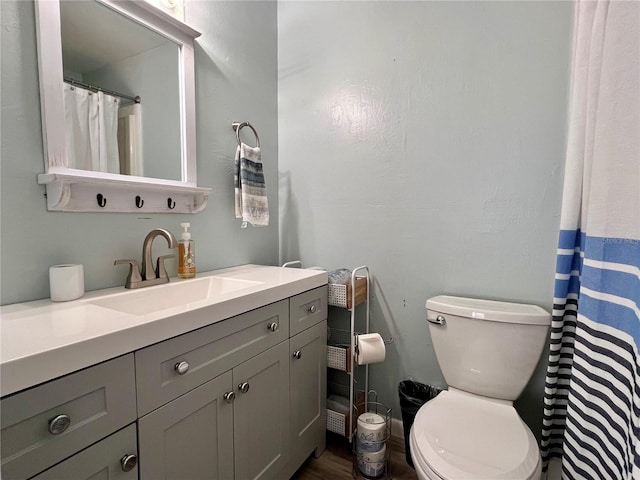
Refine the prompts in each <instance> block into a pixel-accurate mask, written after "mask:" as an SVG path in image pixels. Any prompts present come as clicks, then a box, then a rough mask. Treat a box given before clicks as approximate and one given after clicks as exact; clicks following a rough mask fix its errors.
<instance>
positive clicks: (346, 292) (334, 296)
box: [329, 277, 367, 309]
mask: <svg viewBox="0 0 640 480" xmlns="http://www.w3.org/2000/svg"><path fill="white" fill-rule="evenodd" d="M366 300H367V279H366V277H358V278H356V306H357V305H360V304H361V303H363V302H365V301H366ZM329 305H332V306H334V307H342V308H348V309H351V308H352V305H351V285H342V284H339V283H330V284H329Z"/></svg>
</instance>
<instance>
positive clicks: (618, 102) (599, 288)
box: [541, 0, 640, 480]
mask: <svg viewBox="0 0 640 480" xmlns="http://www.w3.org/2000/svg"><path fill="white" fill-rule="evenodd" d="M639 345H640V2H638V1H606V0H601V1H597V2H595V1H579V2H577V4H576V15H575V42H574V61H573V72H572V91H571V112H570V126H569V140H568V148H567V159H566V171H565V180H564V194H563V205H562V215H561V220H560V236H559V242H558V256H557V266H556V283H555V293H554V309H553V322H552V328H551V337H550V357H549V367H548V371H547V378H546V385H545V399H544V426H543V431H542V444H541V446H542V455H543V460H544V467H543V469H544V470H545V471H547V468H548V466H549V462H550V461H554V462H555V460H556V459H558V460H560V461H561V464H560V465H561V472H562V478H570V479H573V478H580V479H598V480H600V479H612V480H621V479H640V356H639V355H638V348H639ZM551 470H553V469H550V470H549V471H551Z"/></svg>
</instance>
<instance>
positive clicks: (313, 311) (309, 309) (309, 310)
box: [307, 305, 318, 313]
mask: <svg viewBox="0 0 640 480" xmlns="http://www.w3.org/2000/svg"><path fill="white" fill-rule="evenodd" d="M307 311H308V312H309V313H316V312H317V311H318V307H316V306H315V305H311V306H310V307H309V308H307Z"/></svg>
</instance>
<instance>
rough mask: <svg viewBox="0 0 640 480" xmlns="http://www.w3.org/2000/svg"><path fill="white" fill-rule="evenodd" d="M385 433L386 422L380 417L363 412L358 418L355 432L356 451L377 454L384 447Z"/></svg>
mask: <svg viewBox="0 0 640 480" xmlns="http://www.w3.org/2000/svg"><path fill="white" fill-rule="evenodd" d="M386 433H387V424H386V420H385V418H384V417H383V416H382V415H378V414H377V413H373V412H365V413H363V414H362V415H360V416H359V417H358V421H357V432H356V450H357V451H358V452H359V453H360V452H378V451H380V449H381V448H382V447H383V446H384V442H385V440H386Z"/></svg>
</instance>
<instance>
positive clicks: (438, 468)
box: [409, 295, 551, 480]
mask: <svg viewBox="0 0 640 480" xmlns="http://www.w3.org/2000/svg"><path fill="white" fill-rule="evenodd" d="M426 307H427V320H428V321H429V331H430V333H431V340H432V342H433V347H434V350H435V353H436V358H437V360H438V364H439V366H440V369H441V370H442V373H443V376H444V378H445V380H446V382H447V384H448V385H449V388H448V390H445V391H443V392H441V393H440V394H439V395H438V396H436V397H435V398H434V399H433V400H431V401H429V402H427V403H426V404H425V405H423V406H422V407H421V408H420V410H418V413H417V414H416V417H415V420H414V423H413V426H412V427H411V434H410V437H409V438H410V441H409V446H410V449H411V456H412V459H413V464H414V466H415V469H416V473H417V475H418V478H419V479H420V480H458V479H464V480H538V479H539V478H540V475H541V463H540V452H539V449H538V445H537V442H536V439H535V437H534V435H533V433H532V432H531V430H530V429H529V428H528V427H527V425H526V424H525V423H524V422H523V421H522V420H521V419H520V417H519V415H518V413H517V412H516V410H515V408H514V407H513V401H514V400H515V399H516V398H518V396H520V394H521V393H522V390H523V389H524V387H525V385H526V384H527V383H528V381H529V379H530V378H531V375H532V374H533V371H534V370H535V367H536V364H537V362H538V359H539V358H540V355H541V353H542V350H543V348H544V344H545V342H546V339H547V335H548V329H549V325H550V323H551V316H550V315H549V313H548V312H546V311H545V310H544V309H542V308H540V307H537V306H535V305H527V304H520V303H508V302H497V301H492V300H482V299H473V298H464V297H453V296H443V295H441V296H438V297H433V298H430V299H429V300H427V304H426Z"/></svg>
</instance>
